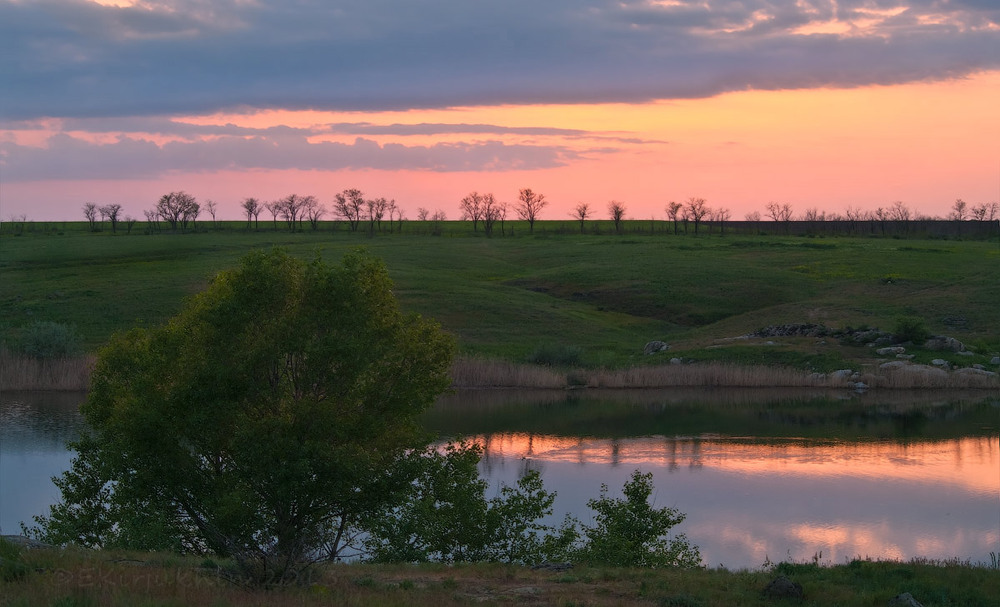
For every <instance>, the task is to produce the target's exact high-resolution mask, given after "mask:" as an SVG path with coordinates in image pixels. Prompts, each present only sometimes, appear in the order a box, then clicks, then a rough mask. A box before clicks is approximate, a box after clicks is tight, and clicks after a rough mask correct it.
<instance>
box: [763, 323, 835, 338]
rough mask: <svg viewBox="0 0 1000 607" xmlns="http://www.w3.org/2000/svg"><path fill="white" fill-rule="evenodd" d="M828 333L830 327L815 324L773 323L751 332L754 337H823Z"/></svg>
mask: <svg viewBox="0 0 1000 607" xmlns="http://www.w3.org/2000/svg"><path fill="white" fill-rule="evenodd" d="M827 334H829V329H827V328H826V327H824V326H823V325H814V324H790V325H771V326H769V327H764V328H763V329H757V330H756V331H754V332H753V333H751V335H752V336H753V337H796V336H801V337H822V336H824V335H827Z"/></svg>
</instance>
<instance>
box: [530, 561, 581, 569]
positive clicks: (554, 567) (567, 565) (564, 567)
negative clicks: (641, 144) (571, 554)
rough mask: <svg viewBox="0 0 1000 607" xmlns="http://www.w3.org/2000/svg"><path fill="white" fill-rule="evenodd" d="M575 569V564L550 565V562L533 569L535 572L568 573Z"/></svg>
mask: <svg viewBox="0 0 1000 607" xmlns="http://www.w3.org/2000/svg"><path fill="white" fill-rule="evenodd" d="M572 568H573V563H569V562H567V563H550V562H548V561H546V562H544V563H539V564H537V565H532V566H531V569H532V570H534V571H539V570H541V571H566V570H568V569H572Z"/></svg>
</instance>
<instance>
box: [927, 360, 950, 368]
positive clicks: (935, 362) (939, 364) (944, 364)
mask: <svg viewBox="0 0 1000 607" xmlns="http://www.w3.org/2000/svg"><path fill="white" fill-rule="evenodd" d="M931 364H932V365H934V366H935V367H947V366H948V361H946V360H944V359H943V358H935V359H934V360H932V361H931Z"/></svg>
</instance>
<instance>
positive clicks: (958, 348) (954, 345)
mask: <svg viewBox="0 0 1000 607" xmlns="http://www.w3.org/2000/svg"><path fill="white" fill-rule="evenodd" d="M924 349H926V350H937V351H939V352H962V351H963V350H965V344H963V343H962V342H960V341H958V340H957V339H955V338H954V337H947V336H945V335H935V336H934V337H932V338H930V339H928V340H927V341H925V342H924Z"/></svg>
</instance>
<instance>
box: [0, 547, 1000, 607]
mask: <svg viewBox="0 0 1000 607" xmlns="http://www.w3.org/2000/svg"><path fill="white" fill-rule="evenodd" d="M21 559H23V562H24V564H25V565H27V566H28V567H29V568H30V570H31V573H29V574H28V575H27V577H25V578H22V579H20V580H18V581H13V582H3V581H2V580H0V605H3V606H7V605H10V606H28V605H63V606H67V607H69V606H73V607H89V606H96V605H107V606H118V605H121V606H129V607H131V606H134V605H150V606H152V605H163V606H166V605H192V606H200V605H205V606H213V607H224V606H229V605H243V606H245V605H268V606H283V605H340V606H362V605H382V606H396V605H398V606H400V607H402V606H407V607H411V606H418V607H419V606H423V605H432V606H434V607H445V606H451V605H510V604H519V605H539V606H541V605H560V606H570V605H589V606H595V607H596V606H605V605H607V606H611V605H614V606H619V607H630V606H640V605H642V606H646V605H678V606H681V605H684V606H694V605H697V606H701V607H713V606H723V605H725V606H731V605H744V606H748V607H749V606H756V605H759V606H765V605H777V604H790V605H802V606H811V605H841V606H844V607H851V606H855V605H857V606H861V605H865V606H869V605H885V604H887V603H888V602H889V600H890V599H891V598H892V597H893V596H895V595H897V594H900V593H903V592H909V593H911V594H912V595H913V596H914V597H915V598H916V599H917V600H918V601H920V603H921V604H922V605H924V606H925V607H937V606H959V605H961V606H963V607H977V606H987V605H998V604H1000V603H998V599H997V598H996V597H998V596H1000V576H998V575H997V571H996V570H995V569H991V568H987V567H970V566H962V565H960V564H954V563H952V564H927V563H897V562H869V561H853V562H851V563H848V564H837V565H835V566H830V567H820V566H817V565H816V564H813V563H808V564H781V565H778V566H776V567H774V569H773V570H770V571H765V570H759V571H735V572H730V571H726V570H723V569H712V570H696V571H677V570H656V569H646V570H642V569H612V568H590V567H576V568H573V569H571V570H569V571H562V572H554V571H532V570H530V569H528V568H525V567H516V566H507V565H456V566H449V565H420V566H413V565H330V566H326V567H324V568H322V569H321V570H319V571H316V572H314V573H313V574H312V575H311V576H310V579H309V580H306V583H304V584H303V585H302V586H301V587H292V588H285V589H279V590H257V591H248V590H244V589H241V588H239V587H236V586H234V585H232V584H230V583H227V582H224V581H222V580H221V579H219V578H218V577H217V576H216V575H214V574H213V572H212V570H210V569H206V568H204V567H202V565H210V564H212V563H211V562H209V561H201V560H199V559H196V558H185V557H179V556H175V555H167V554H150V553H117V552H111V551H105V552H76V551H73V550H67V551H55V550H29V551H26V552H25V553H24V554H22V556H21ZM779 574H780V575H785V576H787V577H788V578H789V579H790V580H792V581H793V582H796V583H798V584H801V585H802V588H803V594H804V597H803V599H801V600H776V599H772V598H767V597H765V596H764V593H763V590H764V588H765V587H766V586H767V585H768V583H769V582H770V581H771V580H773V579H774V578H775V577H777V576H778V575H779Z"/></svg>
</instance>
